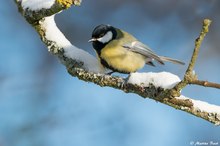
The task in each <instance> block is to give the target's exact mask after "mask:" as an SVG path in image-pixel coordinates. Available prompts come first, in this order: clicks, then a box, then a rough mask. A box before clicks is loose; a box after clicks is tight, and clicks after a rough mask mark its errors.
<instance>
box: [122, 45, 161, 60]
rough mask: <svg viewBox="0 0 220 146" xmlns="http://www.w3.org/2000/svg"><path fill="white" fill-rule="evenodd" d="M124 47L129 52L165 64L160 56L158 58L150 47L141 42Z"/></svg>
mask: <svg viewBox="0 0 220 146" xmlns="http://www.w3.org/2000/svg"><path fill="white" fill-rule="evenodd" d="M123 47H125V48H128V49H129V50H131V51H133V52H136V53H139V54H141V55H143V56H146V57H147V58H151V59H155V60H156V61H157V62H159V63H160V64H164V62H163V60H162V59H161V58H160V56H158V55H157V54H156V53H154V52H153V51H152V50H151V49H150V48H149V47H148V46H146V45H145V44H143V43H141V42H139V41H134V42H132V43H130V44H125V45H124V46H123Z"/></svg>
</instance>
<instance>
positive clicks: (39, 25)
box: [15, 0, 220, 125]
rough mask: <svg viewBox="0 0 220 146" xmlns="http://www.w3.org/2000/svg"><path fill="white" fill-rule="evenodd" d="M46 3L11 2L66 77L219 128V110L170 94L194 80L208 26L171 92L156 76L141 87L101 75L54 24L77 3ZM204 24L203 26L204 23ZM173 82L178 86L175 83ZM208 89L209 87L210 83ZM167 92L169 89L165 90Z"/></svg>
mask: <svg viewBox="0 0 220 146" xmlns="http://www.w3.org/2000/svg"><path fill="white" fill-rule="evenodd" d="M48 1H54V3H52V4H51V6H50V7H48V5H47V6H45V5H43V6H42V7H41V8H39V7H38V8H36V7H31V6H29V5H28V4H25V2H27V1H22V0H17V1H15V2H16V4H17V6H18V9H19V11H20V12H21V14H22V15H23V16H24V17H25V18H26V20H27V21H28V22H29V23H30V24H31V25H32V26H33V27H34V28H35V29H36V31H37V32H38V34H39V36H40V37H41V40H42V41H43V42H44V43H45V44H46V46H47V47H48V51H49V52H50V53H52V54H54V55H55V56H57V57H58V58H59V60H60V61H61V62H62V63H63V64H64V65H65V66H66V68H67V70H68V72H69V74H71V75H72V76H74V77H78V78H79V79H80V80H84V81H86V82H93V83H95V84H97V85H99V86H102V87H103V86H108V87H113V88H116V89H119V90H122V91H124V92H126V93H136V94H138V95H140V96H141V97H143V98H150V99H153V100H155V101H158V102H161V103H163V104H166V105H169V106H171V107H174V108H176V109H179V110H182V111H186V112H188V113H190V114H192V115H195V116H197V117H200V118H203V119H205V120H207V121H209V122H211V123H214V124H216V125H220V107H219V106H215V105H212V104H208V103H206V102H202V101H198V100H193V99H190V98H188V97H185V96H183V95H181V96H178V97H177V96H174V94H173V93H174V92H171V91H175V93H177V91H178V95H180V92H179V91H180V89H182V88H184V87H185V86H186V85H187V84H192V83H193V82H189V80H188V75H187V74H188V73H190V77H191V75H193V77H195V75H194V74H193V73H192V70H193V67H194V64H195V61H196V58H197V55H198V51H199V47H200V45H201V42H202V40H203V38H204V36H205V34H206V33H207V32H208V31H207V30H208V26H209V25H210V24H209V25H208V26H207V25H205V26H204V30H206V31H204V33H202V32H201V34H200V36H201V37H199V39H197V43H196V47H195V51H194V55H193V58H192V60H191V63H190V65H189V68H188V70H187V72H186V75H185V77H184V80H183V81H181V82H180V83H179V84H177V85H176V86H175V87H174V88H172V87H171V86H170V87H169V88H168V87H166V86H163V85H162V84H159V83H157V85H156V83H155V82H154V81H155V80H158V78H156V77H159V76H156V77H154V78H153V77H151V78H150V77H147V76H146V77H145V79H146V78H147V79H152V81H151V80H150V81H149V83H148V84H146V82H145V83H143V84H142V83H140V84H139V83H133V82H131V81H130V79H131V78H134V74H131V75H130V76H129V77H128V78H120V77H116V76H110V75H105V74H101V73H103V72H104V71H103V69H102V68H101V67H100V66H99V62H98V60H97V59H96V58H94V57H93V56H91V55H90V54H88V53H87V52H85V51H83V50H81V49H79V48H77V47H75V46H74V45H72V44H71V43H70V42H69V41H68V40H67V39H66V38H65V36H64V35H63V34H62V32H60V30H59V29H58V28H57V26H56V23H55V21H54V14H56V13H58V12H60V11H61V10H63V9H66V8H69V7H70V6H71V5H75V4H76V3H77V4H80V2H81V1H78V0H48ZM29 2H37V0H29ZM48 16H50V17H48ZM205 22H207V20H206V21H205ZM208 22H209V21H208ZM206 26H207V27H206ZM171 75H172V74H171ZM172 76H174V75H172ZM141 81H142V80H141ZM174 81H175V82H179V80H178V79H177V80H174ZM193 81H196V80H193ZM194 83H195V82H194ZM194 83H193V84H194ZM172 84H173V82H172ZM197 84H199V83H197ZM201 84H202V83H201ZM183 85H184V86H183ZM203 85H205V84H203ZM206 85H207V83H206ZM208 85H210V83H209V84H208ZM208 85H207V86H208ZM170 88H172V89H171V90H169V89H170ZM174 89H175V90H174Z"/></svg>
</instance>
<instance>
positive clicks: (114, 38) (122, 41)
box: [89, 24, 184, 74]
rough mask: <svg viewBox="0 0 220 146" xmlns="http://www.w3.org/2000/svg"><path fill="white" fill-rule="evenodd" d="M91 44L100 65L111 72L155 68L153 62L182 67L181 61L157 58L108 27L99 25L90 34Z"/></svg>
mask: <svg viewBox="0 0 220 146" xmlns="http://www.w3.org/2000/svg"><path fill="white" fill-rule="evenodd" d="M89 42H92V45H93V48H94V49H95V51H96V53H97V56H98V58H99V61H100V63H101V64H102V65H103V66H104V67H106V68H108V69H110V70H112V72H111V73H113V72H119V73H125V74H129V73H132V72H136V71H137V70H139V69H141V68H142V67H144V65H145V64H148V65H151V66H155V65H154V63H153V60H156V61H157V62H158V63H159V64H162V65H164V61H168V62H172V63H176V64H181V65H184V63H183V62H182V61H179V60H176V59H172V58H169V57H164V56H159V55H157V54H156V53H154V52H153V50H151V49H150V48H149V47H148V46H147V45H145V44H143V43H141V42H140V41H138V40H137V39H136V38H135V37H134V36H132V35H131V34H129V33H127V32H125V31H123V30H121V29H118V28H115V27H113V26H110V25H104V24H101V25H99V26H97V27H95V29H94V30H93V32H92V38H91V39H90V40H89Z"/></svg>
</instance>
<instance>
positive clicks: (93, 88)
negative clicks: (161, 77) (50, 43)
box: [0, 0, 220, 146]
mask: <svg viewBox="0 0 220 146" xmlns="http://www.w3.org/2000/svg"><path fill="white" fill-rule="evenodd" d="M219 7H220V1H219V0H209V1H208V0H192V1H180V0H138V1H132V0H121V1H118V0H105V1H103V0H96V1H89V0H87V1H86V0H84V1H83V2H82V5H81V6H80V7H72V8H71V9H69V10H67V11H64V12H63V13H60V14H58V15H57V16H56V21H57V25H58V26H59V27H60V29H61V30H62V32H63V33H64V34H65V35H66V37H67V38H68V39H69V40H70V41H71V42H72V43H73V44H74V45H76V46H77V47H79V48H82V49H84V50H86V51H88V52H90V53H91V54H93V55H95V52H94V51H93V49H92V46H91V44H89V43H87V41H88V40H89V39H90V37H91V32H92V30H93V29H94V27H95V26H97V25H99V24H111V25H113V26H115V27H118V28H121V29H123V30H126V31H128V32H130V33H131V34H133V35H134V36H135V37H137V38H138V39H139V40H140V41H142V42H143V43H146V44H147V45H148V46H150V47H151V48H152V49H153V50H154V51H155V52H156V53H158V54H159V55H164V56H169V57H173V58H177V59H180V60H183V61H184V62H185V63H186V64H187V63H188V62H189V59H190V57H191V54H192V51H193V47H194V40H195V38H196V37H197V36H198V34H199V32H200V30H201V26H202V20H203V19H204V18H210V19H212V20H213V23H212V25H211V28H210V32H209V33H208V35H207V37H206V38H205V40H204V42H203V44H202V47H201V51H200V53H199V58H198V60H197V63H196V67H195V71H196V73H197V74H198V77H199V79H203V80H209V81H214V82H218V83H220V77H219V74H220V67H219V62H220V57H219V56H220V48H219V46H220V40H219V39H220V29H219V26H220V9H219ZM0 22H1V23H0V52H1V53H0V146H39V145H40V146H61V145H62V146H63V145H65V146H137V145H138V146H147V145H154V146H164V145H169V146H177V145H178V146H187V145H190V144H191V142H208V143H209V142H210V141H213V142H218V145H220V127H216V126H214V125H213V124H210V123H209V122H207V121H205V120H202V119H200V118H197V117H194V116H192V115H189V114H187V113H185V112H182V111H179V110H176V109H173V108H171V107H169V106H167V105H163V104H161V103H157V102H155V101H153V100H150V99H143V98H141V97H139V96H138V95H135V94H126V93H123V92H122V91H119V90H115V89H112V88H108V87H105V88H102V87H99V86H97V85H95V84H93V83H86V82H83V81H80V80H78V79H77V78H73V77H71V76H70V75H69V74H68V73H67V71H66V69H65V67H64V66H63V65H62V64H61V63H60V62H59V60H58V59H57V58H55V57H54V56H52V55H51V54H49V53H48V51H47V48H46V46H45V45H44V44H43V43H42V42H41V41H40V38H39V36H38V35H37V33H36V32H35V30H34V29H33V28H32V27H31V26H30V25H29V24H28V23H27V22H26V21H25V20H24V18H23V17H22V16H21V15H20V13H18V11H17V7H16V5H15V3H14V1H13V0H11V1H10V0H8V1H4V2H2V3H1V5H0ZM186 68H187V65H186V66H178V65H174V64H169V63H167V64H166V65H165V66H161V65H158V64H157V67H151V66H146V67H145V68H144V69H142V70H140V72H151V71H153V72H161V71H168V72H171V73H174V74H177V75H178V76H179V77H181V78H182V77H183V75H184V72H185V70H186ZM122 76H126V75H122ZM182 94H184V95H186V96H189V97H192V98H194V99H199V100H202V101H207V102H209V103H212V104H216V105H220V98H219V95H220V90H217V89H212V88H204V87H199V86H188V87H187V88H185V89H184V90H183V91H182Z"/></svg>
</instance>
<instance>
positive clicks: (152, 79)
mask: <svg viewBox="0 0 220 146" xmlns="http://www.w3.org/2000/svg"><path fill="white" fill-rule="evenodd" d="M180 81H181V80H180V78H179V77H178V76H176V75H174V74H172V73H169V72H159V73H153V72H149V73H131V74H130V76H129V78H128V83H131V84H136V85H141V86H144V87H149V85H150V84H153V85H154V86H155V87H157V88H158V87H161V88H163V89H171V88H173V87H174V86H175V85H176V84H177V83H179V82H180Z"/></svg>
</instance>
